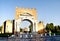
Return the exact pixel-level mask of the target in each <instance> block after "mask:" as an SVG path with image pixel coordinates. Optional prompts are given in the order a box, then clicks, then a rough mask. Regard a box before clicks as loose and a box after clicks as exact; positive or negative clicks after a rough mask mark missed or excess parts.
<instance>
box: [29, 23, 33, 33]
mask: <svg viewBox="0 0 60 41" xmlns="http://www.w3.org/2000/svg"><path fill="white" fill-rule="evenodd" d="M32 27H33V25H32V24H31V25H30V26H29V28H30V31H29V32H30V33H31V32H32Z"/></svg>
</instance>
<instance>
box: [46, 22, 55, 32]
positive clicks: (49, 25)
mask: <svg viewBox="0 0 60 41" xmlns="http://www.w3.org/2000/svg"><path fill="white" fill-rule="evenodd" d="M53 29H54V25H53V23H50V24H46V30H47V32H49V31H52V30H53Z"/></svg>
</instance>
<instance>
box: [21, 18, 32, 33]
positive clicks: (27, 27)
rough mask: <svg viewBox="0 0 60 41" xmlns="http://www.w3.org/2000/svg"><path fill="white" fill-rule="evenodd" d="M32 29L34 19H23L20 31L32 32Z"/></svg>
mask: <svg viewBox="0 0 60 41" xmlns="http://www.w3.org/2000/svg"><path fill="white" fill-rule="evenodd" d="M32 31H33V23H32V21H30V20H28V19H24V20H22V22H21V23H20V32H23V33H32Z"/></svg>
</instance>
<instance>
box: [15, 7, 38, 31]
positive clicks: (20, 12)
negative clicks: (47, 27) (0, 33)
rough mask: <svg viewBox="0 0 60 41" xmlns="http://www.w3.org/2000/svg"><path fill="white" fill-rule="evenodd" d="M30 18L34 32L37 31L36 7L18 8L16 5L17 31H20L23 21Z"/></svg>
mask: <svg viewBox="0 0 60 41" xmlns="http://www.w3.org/2000/svg"><path fill="white" fill-rule="evenodd" d="M24 20H28V21H30V22H31V23H32V25H33V29H32V32H36V31H37V24H38V22H37V14H36V9H35V8H32V9H29V8H18V7H16V15H15V31H17V32H20V29H19V25H20V23H21V22H22V21H24Z"/></svg>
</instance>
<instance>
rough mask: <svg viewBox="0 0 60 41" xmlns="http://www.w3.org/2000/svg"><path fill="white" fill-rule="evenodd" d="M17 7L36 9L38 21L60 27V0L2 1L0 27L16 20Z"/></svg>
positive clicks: (0, 0) (0, 4) (0, 2)
mask: <svg viewBox="0 0 60 41" xmlns="http://www.w3.org/2000/svg"><path fill="white" fill-rule="evenodd" d="M16 7H19V8H36V11H37V18H38V21H43V23H44V24H47V23H54V25H60V0H0V25H2V24H3V22H4V21H5V20H13V19H15V14H16Z"/></svg>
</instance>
